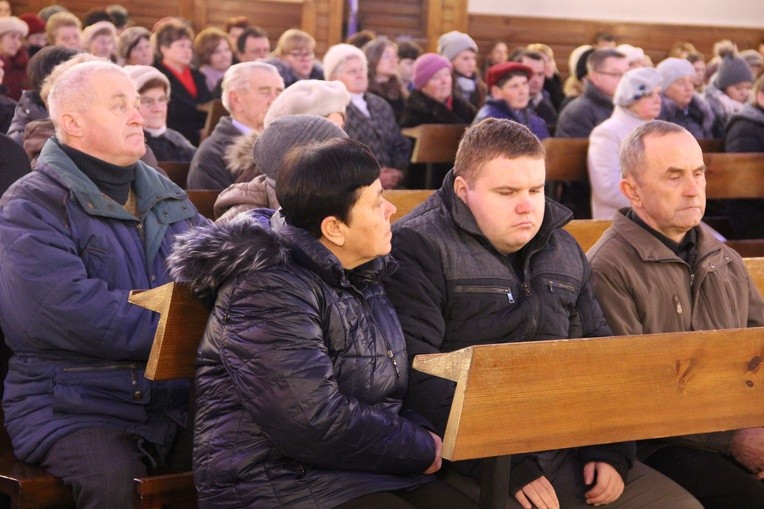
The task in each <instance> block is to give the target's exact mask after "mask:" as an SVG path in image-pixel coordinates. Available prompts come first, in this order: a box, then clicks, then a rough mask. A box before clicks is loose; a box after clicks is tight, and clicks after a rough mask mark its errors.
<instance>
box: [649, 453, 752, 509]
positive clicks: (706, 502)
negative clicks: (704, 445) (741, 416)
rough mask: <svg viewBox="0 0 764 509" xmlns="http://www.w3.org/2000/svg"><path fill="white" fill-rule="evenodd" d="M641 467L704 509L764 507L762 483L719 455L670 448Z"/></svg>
mask: <svg viewBox="0 0 764 509" xmlns="http://www.w3.org/2000/svg"><path fill="white" fill-rule="evenodd" d="M645 463H647V464H648V465H649V466H651V467H653V468H654V469H655V470H658V471H659V472H661V473H663V474H664V475H666V476H667V477H670V478H671V479H673V480H674V481H675V482H676V483H678V484H680V485H681V486H683V487H684V489H686V490H687V491H689V492H690V493H692V494H693V495H694V496H695V498H697V499H698V500H700V503H701V504H703V507H705V509H761V508H763V507H764V481H759V480H757V479H756V478H755V477H753V475H752V474H750V473H749V472H747V471H745V470H743V469H742V468H741V467H739V466H738V465H737V464H735V463H734V462H733V461H731V460H729V459H727V458H725V457H724V456H722V455H721V454H719V453H716V452H711V451H704V450H702V449H691V448H689V447H680V446H670V447H664V448H662V449H659V450H657V451H656V452H654V453H653V454H652V455H651V456H650V457H649V458H647V460H646V461H645Z"/></svg>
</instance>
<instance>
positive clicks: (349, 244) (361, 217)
mask: <svg viewBox="0 0 764 509" xmlns="http://www.w3.org/2000/svg"><path fill="white" fill-rule="evenodd" d="M357 192H358V199H357V200H356V202H355V203H354V204H353V207H352V208H351V209H350V214H349V215H348V222H347V224H344V225H343V226H344V238H345V245H344V246H343V250H344V251H345V253H347V254H348V255H349V256H348V259H352V260H355V261H356V262H357V263H355V264H354V266H356V267H357V266H358V265H363V264H364V263H366V262H368V261H371V260H373V259H374V258H376V257H378V256H384V255H386V254H388V253H390V250H391V249H392V244H391V243H390V241H391V240H392V237H393V234H392V230H391V228H390V217H391V216H392V215H393V214H394V213H395V205H393V204H392V203H390V202H389V201H387V200H386V199H385V198H384V197H383V196H382V183H381V182H380V180H379V179H377V180H375V181H374V182H373V183H372V184H371V185H370V186H366V187H362V188H360V189H358V191H357ZM346 268H353V267H346Z"/></svg>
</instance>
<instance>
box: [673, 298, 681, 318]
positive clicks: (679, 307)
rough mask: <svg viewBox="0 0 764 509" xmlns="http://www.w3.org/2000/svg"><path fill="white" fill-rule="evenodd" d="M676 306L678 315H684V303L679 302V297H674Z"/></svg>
mask: <svg viewBox="0 0 764 509" xmlns="http://www.w3.org/2000/svg"><path fill="white" fill-rule="evenodd" d="M674 305H675V306H676V314H678V315H681V314H682V303H681V302H679V295H674Z"/></svg>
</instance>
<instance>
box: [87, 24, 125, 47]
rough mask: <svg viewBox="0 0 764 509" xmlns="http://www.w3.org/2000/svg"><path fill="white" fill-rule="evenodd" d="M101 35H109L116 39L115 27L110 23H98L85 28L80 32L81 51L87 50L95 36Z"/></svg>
mask: <svg viewBox="0 0 764 509" xmlns="http://www.w3.org/2000/svg"><path fill="white" fill-rule="evenodd" d="M103 33H111V36H112V37H114V39H115V40H116V38H117V27H115V26H114V23H112V22H111V21H99V22H97V23H93V24H92V25H89V26H87V27H85V28H84V29H83V30H82V44H81V47H82V49H84V50H86V51H87V49H88V46H90V43H91V42H92V41H93V38H94V37H95V36H96V35H100V34H103Z"/></svg>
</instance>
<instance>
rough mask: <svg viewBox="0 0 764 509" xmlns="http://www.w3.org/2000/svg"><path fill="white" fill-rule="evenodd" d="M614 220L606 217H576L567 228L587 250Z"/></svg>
mask: <svg viewBox="0 0 764 509" xmlns="http://www.w3.org/2000/svg"><path fill="white" fill-rule="evenodd" d="M611 224H612V221H609V220H606V219H574V220H572V221H571V222H569V223H568V224H566V225H565V230H566V231H567V232H568V233H570V234H571V235H573V238H574V239H576V242H578V245H579V246H581V249H582V250H583V251H584V252H587V251H588V250H589V249H590V248H591V247H592V246H593V245H594V244H595V243H596V242H597V241H598V240H600V237H602V234H603V233H605V230H607V229H608V228H610V225H611Z"/></svg>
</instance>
